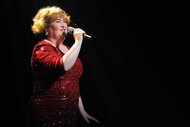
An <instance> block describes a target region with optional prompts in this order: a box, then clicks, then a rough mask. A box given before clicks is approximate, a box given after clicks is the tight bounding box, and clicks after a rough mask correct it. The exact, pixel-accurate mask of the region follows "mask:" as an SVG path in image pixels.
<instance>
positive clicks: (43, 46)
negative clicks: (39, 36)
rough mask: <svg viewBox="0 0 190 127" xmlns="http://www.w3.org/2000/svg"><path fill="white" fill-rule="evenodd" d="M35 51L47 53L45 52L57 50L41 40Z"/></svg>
mask: <svg viewBox="0 0 190 127" xmlns="http://www.w3.org/2000/svg"><path fill="white" fill-rule="evenodd" d="M35 49H36V50H42V51H45V50H52V49H55V47H54V46H53V45H51V44H50V43H48V42H46V41H44V40H41V41H39V42H38V43H37V44H36V45H35Z"/></svg>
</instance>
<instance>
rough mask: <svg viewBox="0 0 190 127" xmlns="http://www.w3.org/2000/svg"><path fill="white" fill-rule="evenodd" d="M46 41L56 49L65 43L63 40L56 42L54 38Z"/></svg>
mask: <svg viewBox="0 0 190 127" xmlns="http://www.w3.org/2000/svg"><path fill="white" fill-rule="evenodd" d="M46 40H47V42H49V43H50V44H52V45H53V46H55V47H59V45H60V44H61V43H62V42H63V40H56V39H53V38H47V39H46Z"/></svg>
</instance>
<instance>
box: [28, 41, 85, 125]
mask: <svg viewBox="0 0 190 127" xmlns="http://www.w3.org/2000/svg"><path fill="white" fill-rule="evenodd" d="M63 55H64V54H63V53H62V52H61V51H60V50H59V49H58V48H56V47H54V46H53V45H51V44H50V43H48V42H46V41H44V40H42V41H40V42H38V44H36V46H35V47H34V49H33V52H32V58H31V68H32V71H33V74H34V89H33V91H34V95H33V96H32V97H31V99H30V101H29V108H28V114H29V115H28V116H29V117H28V118H29V119H28V123H29V125H30V127H74V126H75V123H76V117H77V113H78V99H79V96H80V90H79V80H80V77H81V75H82V72H83V67H82V63H81V61H80V59H79V58H78V59H77V60H76V62H75V64H74V66H73V67H72V68H71V69H70V70H69V71H64V67H63V64H64V63H63V60H62V56H63Z"/></svg>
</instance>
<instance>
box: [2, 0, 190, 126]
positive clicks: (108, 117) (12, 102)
mask: <svg viewBox="0 0 190 127" xmlns="http://www.w3.org/2000/svg"><path fill="white" fill-rule="evenodd" d="M47 5H57V6H60V7H62V8H63V9H64V10H66V11H67V12H68V14H69V15H71V20H72V24H73V25H74V24H75V27H81V28H82V29H84V30H85V31H86V32H87V34H89V35H91V36H92V38H91V39H84V43H83V45H82V49H81V52H80V55H79V56H80V58H81V59H82V62H83V65H84V74H83V77H82V79H81V84H80V87H81V95H82V98H83V103H84V106H85V109H86V110H87V112H89V113H90V114H91V115H93V116H95V117H96V118H97V119H99V120H100V122H101V124H100V125H101V126H103V127H133V126H152V127H154V126H165V125H167V126H169V125H170V126H172V125H180V126H183V125H185V124H187V125H189V122H190V114H189V113H190V109H189V107H190V99H189V97H190V94H189V90H190V87H189V85H190V84H189V67H188V65H189V62H187V61H188V59H189V52H188V46H187V45H186V44H187V43H189V42H188V41H189V39H188V40H186V41H183V39H184V38H185V36H186V34H187V33H185V30H184V28H185V27H184V22H185V20H184V17H185V18H186V17H188V15H187V16H183V14H184V12H185V11H186V8H185V7H183V6H184V5H185V3H184V4H183V6H181V5H180V4H179V3H165V2H163V3H162V2H160V3H159V2H154V3H153V2H144V1H143V2H139V1H134V2H128V1H123V0H117V1H107V2H106V1H102V0H90V1H88V0H78V1H77V0H54V1H53V0H38V1H37V0H12V1H10V0H6V1H4V2H1V19H0V20H1V32H0V34H1V52H0V59H1V66H0V67H1V75H2V76H1V78H2V80H1V94H2V95H1V106H2V108H1V110H2V111H1V121H2V122H1V123H2V124H4V125H6V126H19V127H24V126H25V122H26V121H25V120H26V108H27V101H28V99H29V97H30V96H31V93H32V73H31V70H30V56H31V51H32V48H33V46H34V44H35V43H36V42H37V41H38V38H37V37H36V36H35V35H33V33H32V32H31V25H32V18H33V17H34V15H35V14H36V13H37V10H38V9H39V8H41V7H43V6H47ZM181 27H183V29H181ZM181 34H183V35H181ZM69 38H71V36H70V35H68V38H67V39H68V40H69ZM66 43H67V44H68V45H72V43H70V42H66Z"/></svg>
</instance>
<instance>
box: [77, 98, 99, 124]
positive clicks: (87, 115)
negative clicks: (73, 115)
mask: <svg viewBox="0 0 190 127" xmlns="http://www.w3.org/2000/svg"><path fill="white" fill-rule="evenodd" d="M78 107H79V111H80V113H81V115H82V116H83V118H84V119H85V120H86V122H87V123H90V121H89V119H91V120H93V121H95V122H97V123H99V121H98V120H97V119H96V118H94V117H92V116H90V115H89V114H88V113H87V112H86V111H85V109H84V106H83V103H82V99H81V97H79V104H78Z"/></svg>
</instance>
